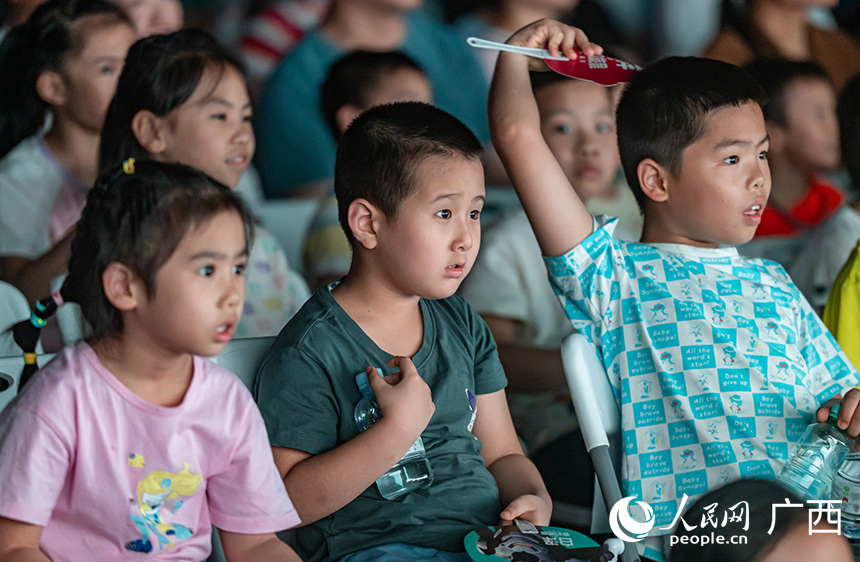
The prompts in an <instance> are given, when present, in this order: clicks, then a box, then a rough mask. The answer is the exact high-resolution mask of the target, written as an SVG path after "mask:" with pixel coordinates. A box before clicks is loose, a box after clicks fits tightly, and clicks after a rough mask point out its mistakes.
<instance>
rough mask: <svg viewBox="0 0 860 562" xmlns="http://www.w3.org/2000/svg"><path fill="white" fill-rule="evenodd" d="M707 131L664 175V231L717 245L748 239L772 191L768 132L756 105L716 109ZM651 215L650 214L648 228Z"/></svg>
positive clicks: (708, 119) (681, 240)
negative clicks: (673, 173)
mask: <svg viewBox="0 0 860 562" xmlns="http://www.w3.org/2000/svg"><path fill="white" fill-rule="evenodd" d="M704 128H705V132H704V134H703V135H702V137H701V138H699V140H697V141H696V142H694V143H693V144H691V145H690V146H688V147H687V148H686V149H685V150H684V153H683V159H682V161H681V166H680V169H679V170H678V174H677V176H676V177H669V178H667V179H666V183H667V191H668V198H667V199H666V200H665V201H664V202H663V203H660V204H659V205H664V206H665V209H664V210H663V216H662V217H661V218H662V222H663V224H660V225H659V228H660V230H661V231H662V232H663V233H668V234H671V235H672V239H673V240H674V241H676V242H679V243H684V244H690V245H693V246H702V247H715V246H716V245H718V244H731V245H736V244H742V243H744V242H748V241H749V240H750V239H751V238H752V237H753V235H754V234H755V230H756V228H757V227H758V224H759V223H760V222H761V212H762V211H763V210H764V206H765V204H766V202H767V198H768V196H769V195H770V185H771V183H770V168H769V167H768V163H767V149H768V140H767V131H766V129H765V125H764V117H763V116H762V112H761V108H760V107H759V105H758V104H757V103H745V104H743V105H741V106H740V107H734V106H728V107H722V108H719V109H715V110H713V111H711V113H710V114H708V115H707V116H706V117H705V123H704ZM647 222H648V219H647V218H646V228H648V227H649V225H647Z"/></svg>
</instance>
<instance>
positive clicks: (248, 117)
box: [242, 115, 254, 123]
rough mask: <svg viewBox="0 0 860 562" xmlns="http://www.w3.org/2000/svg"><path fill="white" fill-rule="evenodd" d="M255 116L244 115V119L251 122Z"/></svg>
mask: <svg viewBox="0 0 860 562" xmlns="http://www.w3.org/2000/svg"><path fill="white" fill-rule="evenodd" d="M253 118H254V116H253V115H245V116H243V117H242V121H244V122H246V123H250V122H251V120H252V119H253Z"/></svg>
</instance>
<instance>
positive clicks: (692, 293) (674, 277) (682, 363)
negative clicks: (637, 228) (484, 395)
mask: <svg viewBox="0 0 860 562" xmlns="http://www.w3.org/2000/svg"><path fill="white" fill-rule="evenodd" d="M614 224H615V221H609V222H606V221H605V219H604V218H603V217H600V218H598V219H596V222H595V232H594V233H593V234H592V235H591V236H589V237H588V238H587V239H586V240H584V241H583V242H582V243H581V244H580V245H579V246H577V247H576V248H574V249H573V250H571V251H570V252H569V253H567V254H566V255H564V256H560V257H557V258H547V259H546V264H547V268H548V270H549V274H550V278H551V280H552V283H553V287H554V289H555V291H556V294H558V296H559V298H560V300H561V302H562V304H563V306H564V309H565V311H566V313H567V316H568V318H570V320H571V323H572V324H573V326H574V327H575V328H576V329H577V330H579V331H580V332H582V333H583V334H584V335H585V336H586V337H587V338H589V340H590V341H591V342H592V343H593V344H594V345H595V346H596V347H597V349H598V353H599V354H600V355H601V356H602V357H603V363H604V365H605V366H606V370H607V372H608V373H609V377H610V381H611V383H612V386H613V387H614V389H615V391H616V398H617V399H618V400H619V402H620V405H621V422H622V431H623V443H624V462H623V466H622V480H623V482H622V484H623V488H624V489H625V495H627V496H638V497H639V498H640V499H641V500H643V501H645V502H647V503H649V504H650V505H651V507H652V508H653V509H654V513H655V520H656V521H655V522H656V524H655V527H654V529H653V530H652V532H651V534H664V533H667V532H669V531H661V530H660V529H659V527H661V526H667V525H669V524H670V523H671V522H672V520H673V518H674V516H675V514H676V513H677V511H678V508H679V501H678V500H679V499H680V498H681V497H682V495H683V494H684V493H686V494H687V495H688V496H690V497H691V501H692V500H694V499H696V498H697V497H699V496H701V495H702V494H704V493H705V492H707V491H708V490H710V489H713V488H716V487H718V486H719V485H721V484H723V483H726V482H729V481H732V480H736V479H738V478H742V477H753V476H755V477H763V478H774V477H775V476H776V473H777V472H778V471H779V469H780V468H781V467H782V465H783V463H784V462H785V460H786V459H787V457H788V453H789V451H790V450H791V448H792V447H793V446H794V444H796V443H797V441H798V440H799V439H800V436H801V434H802V433H803V431H804V429H805V428H806V426H807V425H808V424H809V423H811V422H812V421H813V416H814V413H815V411H816V409H817V408H818V407H819V406H820V405H821V404H822V403H823V402H825V401H826V400H828V399H830V398H832V397H833V396H834V395H836V394H837V393H839V392H842V391H843V390H844V389H847V388H850V387H853V386H856V385H857V384H858V378H860V375H858V373H857V371H856V369H855V368H854V367H853V366H852V365H851V362H850V361H849V360H848V359H847V358H846V356H845V354H844V353H843V352H842V350H841V349H840V348H839V346H838V345H837V344H836V342H835V341H834V339H833V337H832V336H831V335H830V333H829V332H828V331H827V329H826V328H825V327H824V325H823V323H822V322H821V320H820V319H819V318H818V316H817V315H816V314H815V312H813V310H812V308H811V307H810V306H809V304H808V303H807V301H806V299H805V298H804V297H803V296H802V295H801V294H800V292H799V291H798V290H797V288H796V287H795V286H794V284H793V283H792V282H791V280H790V279H789V277H788V274H787V273H786V272H785V270H784V269H783V268H782V266H780V265H779V264H777V263H774V262H769V261H765V260H759V259H755V260H750V259H746V258H742V257H740V256H739V255H738V253H737V250H735V249H734V248H719V249H708V248H696V247H692V246H685V245H678V244H639V243H626V242H621V241H619V240H616V239H615V238H614V237H613V236H612V230H613V228H614ZM688 505H689V504H688Z"/></svg>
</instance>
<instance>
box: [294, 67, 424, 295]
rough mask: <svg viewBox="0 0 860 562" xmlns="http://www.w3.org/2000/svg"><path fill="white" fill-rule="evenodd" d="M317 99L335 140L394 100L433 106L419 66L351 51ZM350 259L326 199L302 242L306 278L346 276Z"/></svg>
mask: <svg viewBox="0 0 860 562" xmlns="http://www.w3.org/2000/svg"><path fill="white" fill-rule="evenodd" d="M320 100H321V103H322V111H323V115H324V116H325V120H326V124H327V125H328V128H329V131H330V132H331V134H332V135H333V136H334V139H335V141H337V140H339V139H340V136H341V135H342V134H343V132H344V131H345V130H346V128H347V127H349V124H350V123H352V121H353V120H354V119H355V118H356V117H358V116H359V114H361V113H362V112H363V111H366V110H368V109H370V108H371V107H374V106H377V105H383V104H386V103H395V102H398V101H423V102H425V103H433V92H432V90H431V89H430V82H428V81H427V76H426V75H425V74H424V71H423V70H422V69H421V67H420V66H418V64H417V63H416V62H415V61H413V60H412V59H411V58H409V57H408V56H406V55H404V54H403V53H400V52H398V51H385V52H376V51H353V52H351V53H349V54H347V55H344V56H343V57H341V58H340V59H338V60H337V61H336V62H335V63H334V64H332V65H331V68H330V69H329V71H328V75H327V76H326V79H325V82H323V85H322V87H321V88H320ZM351 259H352V249H351V247H350V244H349V241H348V240H347V239H346V236H345V235H344V233H343V229H342V228H341V227H340V222H339V221H338V218H337V198H336V197H335V196H334V195H330V196H325V197H324V198H323V200H322V203H321V204H320V208H319V211H318V212H317V214H316V216H315V217H314V219H313V221H312V222H311V226H310V228H309V229H308V234H307V238H306V239H305V250H304V260H305V277H306V278H307V279H308V281H309V284H310V285H311V287H312V288H313V289H317V288H319V287H322V286H323V285H327V284H328V283H330V282H332V281H336V280H338V279H340V278H341V277H343V276H344V275H346V272H347V271H348V270H349V263H350V261H351Z"/></svg>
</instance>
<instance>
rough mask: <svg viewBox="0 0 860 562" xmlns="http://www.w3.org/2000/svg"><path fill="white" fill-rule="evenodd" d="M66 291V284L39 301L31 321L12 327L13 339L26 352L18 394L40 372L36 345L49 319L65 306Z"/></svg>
mask: <svg viewBox="0 0 860 562" xmlns="http://www.w3.org/2000/svg"><path fill="white" fill-rule="evenodd" d="M64 289H65V284H63V287H62V288H61V289H60V290H59V291H57V292H56V293H54V294H52V295H51V296H50V297H47V298H45V299H42V300H40V301H38V302H37V303H36V306H35V307H33V313H32V314H30V318H29V319H27V320H23V321H21V322H18V323H17V324H15V325H14V326H12V337H13V339H14V340H15V343H17V344H18V347H20V348H21V351H23V352H24V369H23V370H22V371H21V378H20V379H18V392H21V389H23V388H24V385H26V384H27V381H29V380H30V377H32V376H33V373H35V372H36V371H38V370H39V365H38V364H37V363H36V344H38V343H39V335H40V334H41V332H42V328H44V327H45V325H46V324H47V323H48V319H49V318H50V317H51V316H53V315H54V313H55V312H57V309H58V308H59V307H61V306H63V304H65V302H66V298H65V295H64V294H63V292H64Z"/></svg>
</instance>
